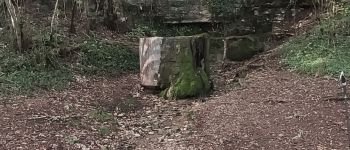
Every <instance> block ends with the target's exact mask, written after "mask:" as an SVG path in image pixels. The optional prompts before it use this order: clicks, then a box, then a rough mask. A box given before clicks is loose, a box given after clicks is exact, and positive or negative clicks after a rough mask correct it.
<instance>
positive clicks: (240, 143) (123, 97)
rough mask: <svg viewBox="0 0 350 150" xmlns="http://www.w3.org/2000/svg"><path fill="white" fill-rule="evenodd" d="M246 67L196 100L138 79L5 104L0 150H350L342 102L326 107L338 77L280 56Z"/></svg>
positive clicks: (229, 72)
mask: <svg viewBox="0 0 350 150" xmlns="http://www.w3.org/2000/svg"><path fill="white" fill-rule="evenodd" d="M244 66H246V67H248V68H249V66H250V68H251V69H237V67H236V66H235V65H232V64H231V65H228V67H227V68H226V69H225V70H222V71H221V73H217V74H215V76H214V77H215V79H216V81H215V82H216V84H217V85H220V86H219V87H217V88H216V91H215V92H214V93H213V95H212V96H211V97H207V98H200V99H196V100H182V101H170V100H164V99H160V98H158V96H157V95H154V94H152V93H147V92H145V91H143V90H142V89H141V88H140V87H139V86H137V85H138V83H139V80H138V75H137V74H132V75H127V76H123V77H120V78H114V79H105V78H97V79H96V78H83V77H78V78H77V79H78V80H77V82H76V83H74V84H72V85H71V87H70V88H69V89H67V90H65V91H57V92H55V91H53V92H44V93H41V94H37V95H34V96H18V97H11V98H2V100H1V101H2V103H1V104H0V126H1V128H0V149H28V150H29V149H30V150H31V149H58V150H61V149H62V150H66V149H84V150H87V149H90V150H94V149H266V150H270V149H271V150H275V149H281V150H285V149H307V150H309V149H316V150H328V149H340V150H343V149H347V148H346V147H347V145H348V141H347V135H346V121H345V112H346V111H345V109H344V107H343V106H344V105H343V102H339V101H325V100H326V99H328V98H329V97H335V95H337V92H338V88H337V84H336V81H335V80H334V79H325V78H314V77H311V76H307V75H300V74H296V73H293V72H289V71H287V70H285V69H281V67H280V65H279V64H278V58H277V57H276V55H275V52H274V51H269V52H266V53H265V54H262V55H259V56H257V57H256V58H255V59H253V60H252V61H250V62H246V63H245V65H244ZM240 68H242V67H240ZM243 68H244V67H243ZM252 68H254V69H252ZM216 70H217V69H216ZM237 71H238V72H237ZM242 74H243V76H244V75H245V74H246V75H247V76H246V77H245V78H239V79H237V78H235V77H239V76H242ZM238 85H240V86H238Z"/></svg>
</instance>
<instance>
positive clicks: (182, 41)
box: [140, 34, 210, 99]
mask: <svg viewBox="0 0 350 150" xmlns="http://www.w3.org/2000/svg"><path fill="white" fill-rule="evenodd" d="M208 55H209V40H208V36H207V34H200V35H194V36H178V37H148V38H141V39H140V75H141V84H142V85H143V86H144V87H153V88H160V89H163V91H162V92H161V95H162V96H163V97H165V98H170V99H182V98H188V97H196V96H200V95H203V94H206V93H208V92H209V90H210V82H209V80H210V79H209V65H208V58H209V57H208Z"/></svg>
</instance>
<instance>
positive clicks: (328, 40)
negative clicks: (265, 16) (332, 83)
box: [280, 8, 350, 75]
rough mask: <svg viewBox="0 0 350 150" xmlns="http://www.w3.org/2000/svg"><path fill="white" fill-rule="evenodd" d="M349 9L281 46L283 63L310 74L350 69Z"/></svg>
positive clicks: (335, 72)
mask: <svg viewBox="0 0 350 150" xmlns="http://www.w3.org/2000/svg"><path fill="white" fill-rule="evenodd" d="M349 16H350V8H346V9H345V10H343V11H341V12H340V13H339V14H337V15H335V16H334V17H331V18H328V19H326V20H324V21H322V22H321V23H320V24H319V25H318V26H316V27H314V28H313V29H312V30H311V31H308V32H307V33H304V34H302V35H299V36H297V37H293V38H291V39H290V40H289V41H288V42H287V43H285V44H284V45H283V47H282V49H281V51H280V52H281V54H282V62H283V63H284V64H287V65H288V66H289V67H291V68H292V69H296V70H299V71H302V72H306V73H309V74H313V73H318V74H321V75H322V74H323V75H325V74H329V75H335V74H339V72H340V71H345V72H348V73H349V72H350V51H349V49H350V38H349V35H350V31H349V27H350V17H349Z"/></svg>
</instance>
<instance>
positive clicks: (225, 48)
mask: <svg viewBox="0 0 350 150" xmlns="http://www.w3.org/2000/svg"><path fill="white" fill-rule="evenodd" d="M222 41H224V55H223V56H222V64H221V66H222V67H223V66H224V65H225V59H226V52H227V39H224V40H222Z"/></svg>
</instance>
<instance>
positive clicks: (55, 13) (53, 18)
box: [50, 0, 58, 40]
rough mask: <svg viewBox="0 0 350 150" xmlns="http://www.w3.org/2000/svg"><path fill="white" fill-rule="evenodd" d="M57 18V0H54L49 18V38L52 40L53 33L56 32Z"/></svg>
mask: <svg viewBox="0 0 350 150" xmlns="http://www.w3.org/2000/svg"><path fill="white" fill-rule="evenodd" d="M57 18H58V0H56V4H55V9H54V11H53V15H52V19H51V33H50V40H53V39H52V38H53V35H54V34H55V32H56V30H57V29H56V26H57V22H58V21H57Z"/></svg>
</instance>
